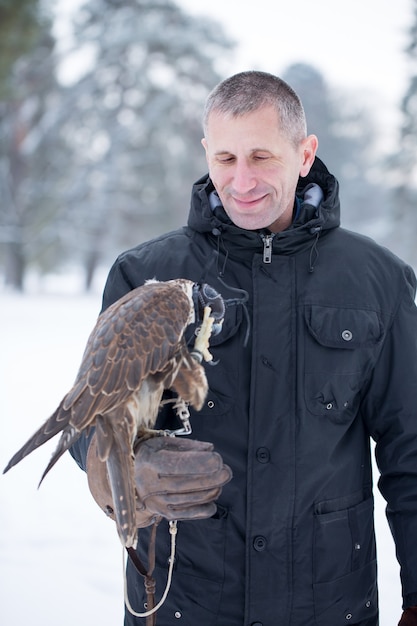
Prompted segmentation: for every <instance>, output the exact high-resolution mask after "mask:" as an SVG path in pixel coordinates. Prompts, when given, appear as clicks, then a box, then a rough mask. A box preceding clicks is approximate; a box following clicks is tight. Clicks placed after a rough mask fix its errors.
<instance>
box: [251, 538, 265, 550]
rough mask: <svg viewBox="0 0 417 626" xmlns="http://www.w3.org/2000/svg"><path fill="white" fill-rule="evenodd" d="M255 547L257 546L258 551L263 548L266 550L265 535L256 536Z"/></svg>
mask: <svg viewBox="0 0 417 626" xmlns="http://www.w3.org/2000/svg"><path fill="white" fill-rule="evenodd" d="M253 547H254V548H255V550H256V551H257V552H262V551H263V550H265V548H266V539H265V537H262V535H258V537H255V539H254V540H253Z"/></svg>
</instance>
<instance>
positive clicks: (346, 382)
mask: <svg viewBox="0 0 417 626" xmlns="http://www.w3.org/2000/svg"><path fill="white" fill-rule="evenodd" d="M202 143H203V146H204V149H205V151H206V156H207V163H208V168H209V175H208V176H204V177H202V178H201V179H200V180H199V181H198V182H197V183H196V185H195V186H194V188H193V192H192V203H191V210H190V215H189V219H188V225H187V227H185V228H183V229H180V230H178V231H176V232H173V233H169V234H167V235H165V236H162V237H159V238H158V239H155V240H154V241H151V242H149V243H146V244H143V245H140V246H138V247H137V248H134V249H133V250H130V251H128V252H125V253H124V254H122V255H121V256H120V257H119V258H118V260H117V261H116V263H115V265H114V266H113V268H112V270H111V271H110V274H109V277H108V281H107V284H106V288H105V292H104V299H103V307H104V308H106V307H108V306H109V305H110V304H111V303H112V302H114V301H115V300H116V299H118V298H119V297H121V296H122V295H123V294H124V293H126V292H128V291H129V290H131V289H133V288H134V287H136V286H138V285H141V284H142V283H143V282H144V281H145V280H146V279H148V278H153V277H156V278H157V279H159V280H167V279H170V278H177V277H185V278H190V279H192V280H196V281H197V280H198V281H205V282H207V283H209V284H211V285H213V287H215V288H216V289H218V290H219V291H220V292H221V293H222V295H223V297H224V298H225V299H226V304H227V309H226V318H225V323H224V328H223V331H222V333H221V334H220V335H219V336H218V338H216V339H215V341H214V342H213V343H212V352H213V355H214V358H215V360H216V361H217V364H216V366H215V367H207V368H206V371H207V376H208V381H209V387H210V390H209V395H208V398H207V402H206V405H205V407H204V408H203V409H202V410H201V411H200V412H199V413H198V414H197V413H196V414H194V415H192V426H193V439H194V440H197V441H194V442H193V443H191V442H190V443H189V445H190V446H191V447H193V446H197V448H196V450H197V453H201V454H202V455H205V456H204V458H203V456H202V457H201V459H202V462H201V465H202V466H204V464H205V463H206V462H207V458H206V457H207V455H208V456H210V454H211V453H212V452H211V451H210V449H208V448H207V447H205V446H204V444H201V443H199V442H212V443H213V444H214V448H215V450H216V451H217V452H219V453H220V454H221V456H222V458H223V460H224V462H225V463H226V464H227V465H228V466H230V467H231V469H232V471H233V479H232V480H231V481H230V482H229V483H228V484H227V485H225V486H224V487H223V489H222V490H221V495H220V496H219V493H220V489H217V490H216V484H215V480H214V481H213V484H212V485H208V486H207V485H206V486H205V488H206V491H205V492H203V499H204V498H205V502H206V503H207V507H210V506H211V505H212V500H213V499H214V498H217V511H216V513H215V514H214V515H212V511H211V509H209V508H207V510H206V516H207V515H209V514H210V515H211V517H209V518H207V517H206V519H201V517H204V512H203V513H202V511H201V502H200V505H199V506H198V507H197V508H196V509H194V508H193V507H194V504H195V502H194V500H193V495H194V491H195V490H197V489H198V488H199V485H200V482H199V481H200V478H199V476H198V467H197V468H196V467H195V466H194V465H193V462H192V461H190V466H189V468H188V470H189V471H187V472H185V473H188V476H187V484H186V487H185V488H184V489H183V490H182V499H183V509H184V510H183V511H182V512H183V514H184V515H183V517H187V518H189V521H183V522H180V523H179V528H178V537H177V554H176V561H175V567H174V575H173V581H172V586H171V589H170V591H169V594H168V597H167V600H166V602H165V603H164V605H163V606H162V608H161V609H160V611H159V612H158V618H157V619H158V624H160V626H171V625H172V624H177V623H178V624H183V625H184V626H196V625H197V624H200V625H201V626H214V625H216V626H287V625H288V626H313V625H316V626H343V625H344V624H351V625H353V624H355V625H357V626H377V624H378V600H377V584H376V551H375V539H374V528H373V499H372V473H371V457H370V438H373V439H374V440H375V441H376V455H377V461H378V465H379V469H380V471H381V480H380V483H379V486H380V489H381V492H382V494H383V496H384V497H385V498H386V499H387V502H388V508H387V512H388V519H389V523H390V526H391V530H392V533H393V536H394V540H395V543H396V549H397V555H398V560H399V562H400V564H401V578H402V586H403V595H404V607H403V608H404V609H405V611H404V613H403V616H402V618H401V622H400V624H401V626H410V625H411V626H412V625H413V624H414V625H417V386H416V380H417V311H416V307H415V304H414V297H415V286H416V280H415V277H414V274H413V272H412V271H411V269H410V268H409V267H408V266H406V265H405V264H404V263H403V262H401V261H400V260H399V259H397V258H396V257H394V255H392V254H391V253H390V252H389V251H387V250H385V249H383V248H381V247H379V246H377V245H376V244H375V243H374V242H373V241H371V240H370V239H368V238H365V237H363V236H360V235H357V234H353V233H350V232H348V231H346V230H344V229H342V228H340V220H339V199H338V183H337V181H336V180H335V178H334V177H333V176H332V175H331V174H330V173H329V172H328V170H327V169H326V167H325V166H324V164H323V163H322V162H321V161H320V160H319V159H318V158H317V157H316V151H317V146H318V140H317V138H316V137H315V136H314V135H307V132H306V122H305V116H304V112H303V108H302V105H301V103H300V101H299V98H298V96H297V95H296V94H295V93H294V91H293V90H292V89H291V88H290V87H289V86H288V85H287V84H286V83H285V82H283V81H282V80H280V79H279V78H277V77H275V76H272V75H270V74H266V73H263V72H244V73H240V74H237V75H235V76H232V77H231V78H229V79H227V80H225V81H223V82H222V83H220V84H219V85H218V86H217V87H216V88H215V89H214V90H213V92H212V93H211V94H210V95H209V97H208V100H207V105H206V110H205V117H204V139H203V140H202ZM172 420H173V417H172V414H171V410H170V409H166V410H165V409H164V411H163V412H161V415H160V418H159V422H158V426H159V427H161V428H165V427H172ZM154 441H155V440H154ZM87 444H88V442H87V441H86V440H84V441H83V442H82V444H80V445H78V446H76V448H75V449H74V450H73V453H74V455H75V456H76V458H77V460H78V462H79V463H80V464H81V465H82V466H83V467H85V466H86V456H87ZM158 445H160V444H158ZM199 446H200V448H199ZM140 456H141V452H140V450H139V452H138V458H137V461H136V470H137V471H136V475H137V481H138V483H141V485H142V491H143V490H145V491H146V490H147V489H148V486H146V488H145V487H144V485H143V484H142V481H145V480H146V478H145V472H143V471H142V472H141V468H142V467H143V461H142V460H141V458H140ZM157 456H158V451H157V450H156V449H155V452H154V453H153V452H152V451H151V452H149V450H148V451H147V460H148V462H150V463H151V464H152V463H153V462H154V463H155V466H157V465H158V460H157V458H156V457H157ZM89 457H90V461H89V465H88V474H89V479H90V483H94V482H97V473H96V470H97V468H96V467H95V464H94V458H92V455H91V454H90V455H89ZM153 457H154V458H153ZM194 460H195V459H194ZM197 465H198V464H197ZM156 473H157V474H158V471H156ZM159 473H161V472H159ZM170 479H171V477H170V475H169V472H168V476H165V480H166V482H167V484H168V485H169V482H170ZM172 481H173V482H172V485H171V487H172V488H171V489H170V488H169V486H168V488H165V489H164V491H165V493H168V494H169V492H170V491H174V492H175V477H172ZM99 482H100V481H99ZM154 487H155V486H154V485H149V490H153V492H154V491H155V488H154ZM165 487H166V485H165ZM100 489H103V490H104V491H105V489H106V485H101V484H100V486H99V488H98V489H97V488H96V489H95V495H96V497H97V499H98V501H99V502H100V503H101V504H102V505H103V508H104V504H105V501H106V497H107V495H105V496H103V499H101V496H100V495H97V494H99V492H100ZM93 491H94V490H93ZM156 491H157V490H156ZM213 494H215V495H213ZM168 497H171V498H172V497H173V496H172V493H171V495H170V496H168ZM199 507H200V508H199ZM167 508H168V509H169V506H168V507H167V506H166V502H165V501H164V499H163V497H162V496H161V503H160V508H159V509H158V505H156V506H154V507H153V509H152V511H146V506H142V510H141V511H140V512H139V513H138V526H146V525H147V524H150V523H151V521H152V519H153V518H154V515H155V514H158V513H160V514H162V515H163V516H165V517H169V513H167ZM194 513H195V514H194ZM193 517H195V518H199V519H194V520H193V519H192V518H193ZM161 526H163V525H162V524H161ZM148 531H149V529H148V528H143V529H141V530H140V531H139V546H138V554H139V555H140V557H141V558H142V559H143V560H145V561H146V554H147V546H148V542H149V532H148ZM167 555H169V538H168V533H167V532H166V533H165V532H162V531H161V527H160V528H159V530H158V534H157V546H156V569H155V575H156V579H157V590H159V591H160V592H161V593H162V590H163V589H164V586H165V581H166V577H167V568H168V563H167ZM127 576H128V593H129V598H130V602H131V604H132V606H133V608H134V609H135V610H137V611H143V610H144V608H143V605H144V602H145V601H146V595H145V592H144V590H143V584H142V580H141V578H140V576H139V574H138V573H137V572H136V571H135V568H134V567H133V566H132V565H131V564H129V565H128V573H127ZM143 622H144V620H142V619H140V618H135V617H133V616H132V615H130V613H129V612H127V613H126V621H125V625H127V626H133V625H134V624H139V623H143Z"/></svg>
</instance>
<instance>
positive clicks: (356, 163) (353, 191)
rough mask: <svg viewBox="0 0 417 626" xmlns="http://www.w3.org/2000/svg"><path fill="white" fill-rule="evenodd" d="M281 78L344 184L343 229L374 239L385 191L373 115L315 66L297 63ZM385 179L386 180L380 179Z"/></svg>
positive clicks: (323, 156) (384, 204) (384, 205)
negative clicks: (378, 176) (378, 170)
mask: <svg viewBox="0 0 417 626" xmlns="http://www.w3.org/2000/svg"><path fill="white" fill-rule="evenodd" d="M283 78H284V79H285V80H286V81H287V82H288V83H289V84H290V85H291V86H292V87H293V88H294V89H295V91H296V92H297V93H298V95H299V96H300V98H301V100H302V102H303V104H304V108H305V111H306V116H307V123H308V132H309V133H314V134H315V135H317V136H318V139H319V149H318V156H319V157H320V158H321V159H322V160H323V161H324V163H325V164H326V165H327V167H328V168H329V170H330V171H331V172H332V174H334V175H335V176H336V178H337V179H338V181H339V184H340V199H341V206H342V212H341V219H342V225H343V226H346V227H348V228H352V229H354V230H357V231H362V232H366V233H367V234H370V235H373V236H376V235H377V233H378V230H379V222H380V220H381V219H383V220H385V217H386V211H387V190H386V188H385V186H384V185H383V181H382V180H379V181H377V183H376V182H375V161H376V159H375V154H374V150H375V129H374V127H373V123H372V121H371V119H370V113H369V111H368V110H367V109H366V107H365V106H364V104H363V103H358V102H357V100H356V99H355V97H354V95H353V94H351V93H338V92H337V91H336V90H335V89H332V88H331V87H330V86H329V85H328V84H327V82H326V81H325V79H324V77H323V75H322V74H321V73H320V72H319V71H318V70H316V69H315V68H314V67H313V66H311V65H309V64H306V63H296V64H294V65H291V66H290V67H288V68H287V70H286V72H285V73H284V76H283ZM381 178H382V175H381Z"/></svg>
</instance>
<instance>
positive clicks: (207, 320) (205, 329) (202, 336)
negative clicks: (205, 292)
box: [191, 306, 214, 363]
mask: <svg viewBox="0 0 417 626" xmlns="http://www.w3.org/2000/svg"><path fill="white" fill-rule="evenodd" d="M210 313H211V309H210V307H209V306H206V307H204V316H203V321H202V323H201V326H200V328H199V330H198V334H197V338H196V340H195V343H194V348H193V349H192V350H191V355H192V356H193V357H194V358H195V359H196V361H198V362H199V363H201V362H202V360H203V359H204V361H212V360H213V355H212V354H210V352H209V345H210V343H209V342H210V336H211V330H212V327H213V322H214V318H212V317H210Z"/></svg>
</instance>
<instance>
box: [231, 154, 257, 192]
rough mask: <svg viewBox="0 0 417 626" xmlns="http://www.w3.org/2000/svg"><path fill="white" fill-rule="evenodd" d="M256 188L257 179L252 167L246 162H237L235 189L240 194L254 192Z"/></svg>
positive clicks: (234, 174) (234, 178)
mask: <svg viewBox="0 0 417 626" xmlns="http://www.w3.org/2000/svg"><path fill="white" fill-rule="evenodd" d="M255 187H256V178H255V175H254V172H253V170H252V168H251V166H250V165H249V164H248V163H246V162H245V161H237V162H236V164H235V167H234V171H233V188H234V190H235V191H237V192H238V193H239V194H244V193H247V192H248V191H252V189H254V188H255Z"/></svg>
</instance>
